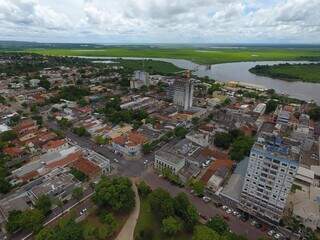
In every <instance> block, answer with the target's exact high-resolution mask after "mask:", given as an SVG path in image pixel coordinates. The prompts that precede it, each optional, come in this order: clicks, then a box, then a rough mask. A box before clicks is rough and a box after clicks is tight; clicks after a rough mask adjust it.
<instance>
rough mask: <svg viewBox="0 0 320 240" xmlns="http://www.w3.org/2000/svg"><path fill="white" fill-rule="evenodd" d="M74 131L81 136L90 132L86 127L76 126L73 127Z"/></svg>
mask: <svg viewBox="0 0 320 240" xmlns="http://www.w3.org/2000/svg"><path fill="white" fill-rule="evenodd" d="M73 132H74V133H75V134H77V135H78V136H79V137H83V136H86V135H88V134H89V133H88V132H87V130H86V129H85V128H84V127H76V128H74V129H73Z"/></svg>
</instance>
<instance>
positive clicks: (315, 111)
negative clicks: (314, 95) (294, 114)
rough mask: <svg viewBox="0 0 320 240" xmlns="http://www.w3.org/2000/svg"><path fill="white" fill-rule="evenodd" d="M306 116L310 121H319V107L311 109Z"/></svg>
mask: <svg viewBox="0 0 320 240" xmlns="http://www.w3.org/2000/svg"><path fill="white" fill-rule="evenodd" d="M308 114H309V116H310V118H311V119H312V120H314V121H319V120H320V107H319V106H314V107H312V108H311V109H310V110H309V112H308Z"/></svg>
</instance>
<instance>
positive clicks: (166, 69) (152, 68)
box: [115, 59, 183, 75]
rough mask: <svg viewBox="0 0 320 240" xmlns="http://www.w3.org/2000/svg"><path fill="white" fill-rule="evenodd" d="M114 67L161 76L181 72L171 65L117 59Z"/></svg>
mask: <svg viewBox="0 0 320 240" xmlns="http://www.w3.org/2000/svg"><path fill="white" fill-rule="evenodd" d="M115 62H116V65H121V66H123V67H124V68H125V69H127V70H129V71H135V70H141V69H144V70H146V71H147V72H148V73H150V74H162V75H168V74H173V73H176V72H181V71H183V69H182V68H178V67H176V66H175V65H173V64H172V63H167V62H162V61H155V60H145V61H142V60H124V59H117V60H115Z"/></svg>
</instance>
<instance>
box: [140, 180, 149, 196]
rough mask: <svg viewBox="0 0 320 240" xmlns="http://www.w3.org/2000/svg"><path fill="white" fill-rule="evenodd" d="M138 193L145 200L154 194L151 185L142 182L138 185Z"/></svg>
mask: <svg viewBox="0 0 320 240" xmlns="http://www.w3.org/2000/svg"><path fill="white" fill-rule="evenodd" d="M138 192H139V194H140V196H141V197H142V198H145V197H147V196H148V195H149V193H151V192H152V190H151V188H150V186H149V185H147V184H146V182H145V181H141V182H140V183H139V185H138Z"/></svg>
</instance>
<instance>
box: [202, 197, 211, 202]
mask: <svg viewBox="0 0 320 240" xmlns="http://www.w3.org/2000/svg"><path fill="white" fill-rule="evenodd" d="M202 200H203V201H204V202H205V203H208V202H210V201H211V198H209V197H207V196H204V197H203V198H202Z"/></svg>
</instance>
